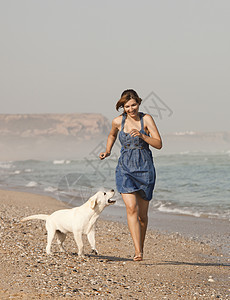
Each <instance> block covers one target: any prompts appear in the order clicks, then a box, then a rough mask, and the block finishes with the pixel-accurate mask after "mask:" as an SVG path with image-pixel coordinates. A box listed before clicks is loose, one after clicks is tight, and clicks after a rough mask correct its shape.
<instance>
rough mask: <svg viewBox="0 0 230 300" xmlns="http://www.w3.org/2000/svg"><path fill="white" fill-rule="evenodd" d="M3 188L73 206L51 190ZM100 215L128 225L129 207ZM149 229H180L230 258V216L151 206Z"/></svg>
mask: <svg viewBox="0 0 230 300" xmlns="http://www.w3.org/2000/svg"><path fill="white" fill-rule="evenodd" d="M1 190H5V191H12V192H14V191H15V192H22V193H28V194H32V195H33V194H34V195H40V196H42V197H43V196H44V197H51V198H53V199H54V200H56V201H58V202H60V203H63V204H64V205H65V206H68V207H70V208H71V207H73V206H72V205H71V204H70V205H69V203H68V202H65V201H62V200H61V199H58V198H57V197H55V195H52V194H50V193H47V192H39V191H26V190H25V189H23V188H18V189H15V188H8V189H2V187H1V188H0V191H1ZM152 201H153V200H152ZM81 204H83V202H82V199H81V200H80V199H79V203H78V205H81ZM78 205H77V206H78ZM100 218H101V219H104V220H107V221H110V220H111V221H115V222H120V223H122V224H125V225H127V220H126V210H125V207H122V206H117V205H116V204H115V205H112V206H110V207H109V208H107V209H105V210H104V211H103V212H102V214H101V215H100ZM148 230H153V231H154V230H156V231H159V232H161V233H163V234H171V233H176V234H180V235H182V236H183V237H185V238H189V239H192V240H197V241H200V242H204V243H206V244H209V245H211V246H212V247H214V248H215V249H216V250H217V251H219V252H222V254H223V255H224V257H225V258H226V259H228V260H229V261H230V234H229V233H230V221H229V220H228V219H219V218H209V217H203V216H200V217H195V216H193V215H186V214H176V213H175V214H173V213H168V212H160V211H157V210H154V211H153V210H149V222H148ZM220 259H221V258H220Z"/></svg>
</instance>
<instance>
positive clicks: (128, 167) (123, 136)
mask: <svg viewBox="0 0 230 300" xmlns="http://www.w3.org/2000/svg"><path fill="white" fill-rule="evenodd" d="M141 101H142V100H141V99H140V98H139V96H138V94H137V93H136V92H135V91H134V90H125V91H124V92H123V93H122V95H121V99H120V100H119V101H118V102H117V104H116V109H117V110H119V108H123V110H124V111H123V114H122V115H120V116H118V117H116V118H115V119H114V120H113V121H112V129H111V131H110V133H109V136H108V140H107V146H106V150H105V152H102V153H100V159H104V158H106V157H108V156H109V155H110V153H111V150H112V147H113V144H114V142H115V141H116V138H117V134H118V132H119V131H120V133H119V140H120V143H121V146H122V148H121V155H120V158H119V160H118V165H117V168H116V184H117V190H118V192H119V193H121V195H122V198H123V200H124V203H125V206H126V212H127V222H128V226H129V230H130V233H131V236H132V239H133V243H134V247H135V255H134V258H133V260H134V261H141V260H142V259H143V248H144V241H145V234H146V229H147V224H148V207H149V201H150V200H151V199H152V193H153V189H154V185H155V178H156V176H155V168H154V164H153V159H152V152H151V151H150V149H149V145H150V146H152V147H154V148H157V149H161V148H162V141H161V137H160V134H159V132H158V130H157V127H156V125H155V122H154V120H153V118H152V117H151V116H150V115H148V114H144V113H141V112H139V106H140V104H141Z"/></svg>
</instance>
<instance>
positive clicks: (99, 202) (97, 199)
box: [89, 190, 116, 211]
mask: <svg viewBox="0 0 230 300" xmlns="http://www.w3.org/2000/svg"><path fill="white" fill-rule="evenodd" d="M114 194H115V192H114V190H110V191H108V192H102V191H100V192H97V193H96V194H95V195H93V196H92V197H91V198H90V199H89V200H90V207H91V208H92V209H95V208H96V207H98V209H99V210H100V211H102V210H103V209H104V208H105V207H106V206H108V205H111V204H114V203H115V202H116V200H112V199H111V198H112V197H113V196H114Z"/></svg>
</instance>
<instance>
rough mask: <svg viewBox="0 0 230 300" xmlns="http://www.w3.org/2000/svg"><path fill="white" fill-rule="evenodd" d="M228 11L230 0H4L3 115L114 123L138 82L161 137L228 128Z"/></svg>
mask: <svg viewBox="0 0 230 300" xmlns="http://www.w3.org/2000/svg"><path fill="white" fill-rule="evenodd" d="M229 15H230V1H229V0H202V1H200V0H193V1H192V0H174V1H172V0H158V1H156V0H143V1H137V0H132V1H131V0H122V1H121V0H116V1H108V0H98V1H93V0H88V1H83V0H82V1H77V0H68V1H64V0H39V1H38V0H37V1H36V0H20V1H18V0H0V36H1V47H0V66H1V67H0V70H1V71H0V105H1V110H0V113H2V114H15V113H20V114H23V113H101V114H103V115H104V116H106V117H107V118H108V119H109V120H110V121H112V119H113V118H114V117H116V116H117V115H119V112H117V111H116V109H115V105H116V102H117V101H118V100H119V98H120V95H121V93H122V92H123V90H125V89H129V88H132V89H134V90H136V91H137V93H138V94H139V96H140V97H141V98H142V99H143V102H142V105H141V107H140V110H141V111H143V112H148V113H150V114H152V115H153V117H154V119H155V121H156V124H157V126H158V129H159V131H160V132H162V133H171V132H185V131H199V132H200V131H203V132H212V131H229V127H230V126H229V125H230V121H229V111H230V101H229V100H230V88H229V75H230V72H229V71H230V60H229V53H230V18H229Z"/></svg>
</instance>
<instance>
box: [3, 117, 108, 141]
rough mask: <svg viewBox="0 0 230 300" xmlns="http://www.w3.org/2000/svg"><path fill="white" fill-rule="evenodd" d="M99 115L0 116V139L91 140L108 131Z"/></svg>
mask: <svg viewBox="0 0 230 300" xmlns="http://www.w3.org/2000/svg"><path fill="white" fill-rule="evenodd" d="M109 127H110V124H109V121H108V120H107V119H106V118H105V117H104V116H102V115H101V114H14V115H10V114H9V115H8V114H7V115H0V137H1V136H2V137H3V136H8V137H9V136H12V137H23V138H29V137H41V136H43V137H49V136H72V137H77V138H84V139H87V138H91V137H92V136H93V137H95V135H104V134H107V133H108V131H109Z"/></svg>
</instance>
